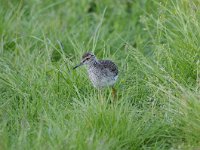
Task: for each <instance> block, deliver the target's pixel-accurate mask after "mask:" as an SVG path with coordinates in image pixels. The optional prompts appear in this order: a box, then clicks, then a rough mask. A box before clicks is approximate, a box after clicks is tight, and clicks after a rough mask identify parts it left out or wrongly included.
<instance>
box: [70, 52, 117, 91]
mask: <svg viewBox="0 0 200 150" xmlns="http://www.w3.org/2000/svg"><path fill="white" fill-rule="evenodd" d="M82 65H86V66H87V72H88V75H89V79H90V81H91V82H92V84H93V86H94V87H95V88H98V89H100V88H103V87H109V86H110V87H112V89H113V94H114V95H115V93H116V91H115V89H114V87H113V86H114V84H115V82H116V81H117V78H118V68H117V65H116V64H115V63H114V62H112V61H111V60H97V58H96V56H95V55H94V54H93V53H92V52H86V53H85V54H84V55H83V56H82V60H81V63H80V64H78V65H77V66H75V67H74V68H73V69H76V68H78V67H79V66H82Z"/></svg>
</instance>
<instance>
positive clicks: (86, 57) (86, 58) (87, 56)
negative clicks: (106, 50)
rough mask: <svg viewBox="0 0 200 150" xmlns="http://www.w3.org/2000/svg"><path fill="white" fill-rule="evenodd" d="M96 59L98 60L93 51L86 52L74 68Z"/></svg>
mask: <svg viewBox="0 0 200 150" xmlns="http://www.w3.org/2000/svg"><path fill="white" fill-rule="evenodd" d="M94 61H96V57H95V55H94V54H93V53H92V52H86V53H85V54H84V55H83V56H82V60H81V62H80V64H78V65H76V66H75V67H74V68H73V69H76V68H78V67H80V66H82V65H88V64H91V63H93V62H94Z"/></svg>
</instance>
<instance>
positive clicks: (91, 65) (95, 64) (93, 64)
mask: <svg viewBox="0 0 200 150" xmlns="http://www.w3.org/2000/svg"><path fill="white" fill-rule="evenodd" d="M98 64H99V62H98V60H96V59H95V60H93V61H92V62H90V63H89V64H88V67H89V68H90V67H95V66H97V65H98Z"/></svg>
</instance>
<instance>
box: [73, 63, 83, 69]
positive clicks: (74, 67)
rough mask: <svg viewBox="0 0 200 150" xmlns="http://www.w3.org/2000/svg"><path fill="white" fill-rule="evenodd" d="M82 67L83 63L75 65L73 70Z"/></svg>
mask: <svg viewBox="0 0 200 150" xmlns="http://www.w3.org/2000/svg"><path fill="white" fill-rule="evenodd" d="M82 65H83V62H81V63H80V64H78V65H76V66H75V67H74V68H73V69H76V68H78V67H80V66H82Z"/></svg>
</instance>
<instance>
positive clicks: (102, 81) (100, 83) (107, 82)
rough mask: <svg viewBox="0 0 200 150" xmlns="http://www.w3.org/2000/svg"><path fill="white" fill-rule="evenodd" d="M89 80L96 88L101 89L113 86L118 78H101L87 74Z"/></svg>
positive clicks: (93, 74)
mask: <svg viewBox="0 0 200 150" xmlns="http://www.w3.org/2000/svg"><path fill="white" fill-rule="evenodd" d="M89 78H90V80H91V82H92V84H93V86H94V87H96V88H103V87H107V86H113V85H114V84H115V82H116V80H117V78H118V76H109V77H105V76H101V75H100V74H99V75H98V74H95V73H91V72H90V74H89Z"/></svg>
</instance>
